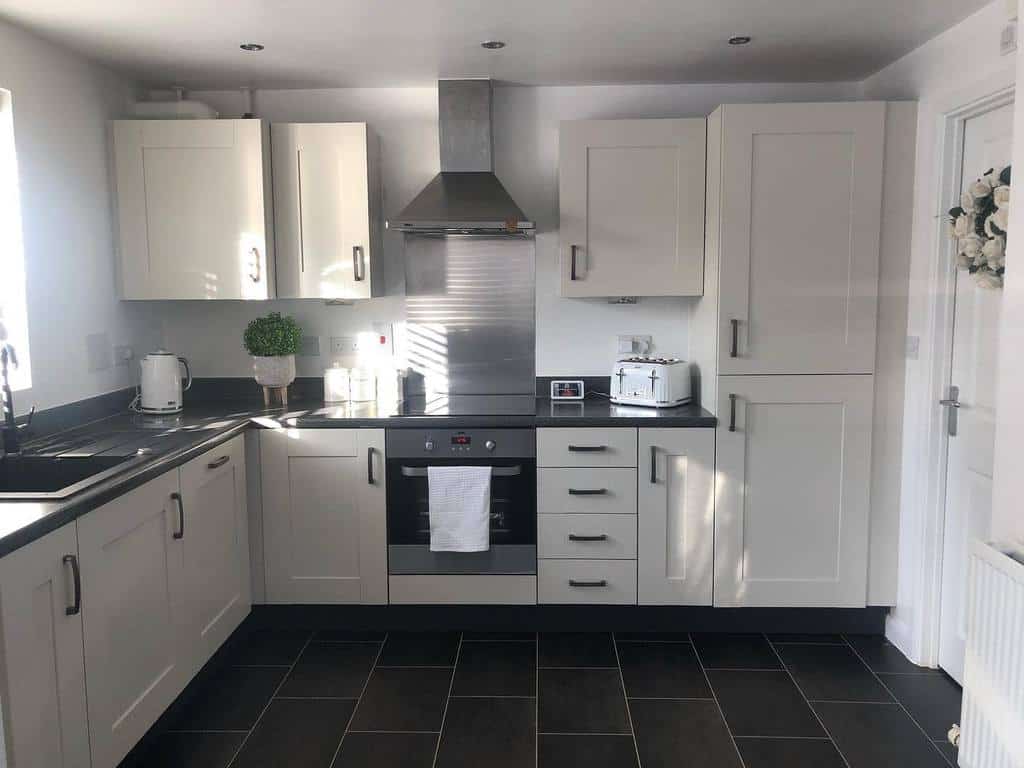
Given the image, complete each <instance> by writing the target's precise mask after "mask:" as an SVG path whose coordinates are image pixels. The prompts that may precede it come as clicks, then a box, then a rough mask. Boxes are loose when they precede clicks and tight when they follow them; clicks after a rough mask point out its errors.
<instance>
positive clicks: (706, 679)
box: [693, 643, 747, 768]
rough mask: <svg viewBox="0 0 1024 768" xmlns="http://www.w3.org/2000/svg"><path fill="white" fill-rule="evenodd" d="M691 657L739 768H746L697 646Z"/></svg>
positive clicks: (694, 645)
mask: <svg viewBox="0 0 1024 768" xmlns="http://www.w3.org/2000/svg"><path fill="white" fill-rule="evenodd" d="M693 655H694V656H696V657H697V666H698V667H700V671H701V674H702V675H704V682H705V683H707V686H708V690H709V691H711V696H712V698H713V699H714V702H715V708H716V709H717V710H718V716H719V717H721V718H722V723H723V725H725V732H726V733H728V734H729V740H730V741H731V742H732V748H733V749H734V750H736V759H737V760H739V761H740V766H741V768H746V765H747V764H746V762H745V761H744V760H743V753H742V752H740V745H739V744H737V743H736V737H735V736H733V734H732V728H731V727H730V726H729V720H728V718H726V716H725V710H723V709H722V702H720V701H719V700H718V693H717V692H716V691H715V687H714V686H713V685H711V678H710V677H708V671H707V669H706V668H705V667H704V660H703V659H702V658H701V657H700V651H699V650H698V649H697V644H696V643H694V644H693Z"/></svg>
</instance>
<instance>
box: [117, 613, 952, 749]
mask: <svg viewBox="0 0 1024 768" xmlns="http://www.w3.org/2000/svg"><path fill="white" fill-rule="evenodd" d="M226 658H227V663H226V665H225V666H224V667H223V668H221V669H219V670H218V671H217V673H216V674H215V675H211V676H209V679H207V680H206V681H205V683H204V685H203V686H202V687H201V688H200V689H199V690H198V691H197V692H196V693H195V694H194V695H193V696H191V697H190V699H189V701H188V702H187V703H186V705H185V706H184V707H182V712H181V714H180V716H178V717H176V718H175V719H174V720H173V721H172V722H171V723H170V725H169V729H168V730H167V731H166V732H165V733H163V734H162V735H160V736H157V737H156V738H155V739H153V741H152V743H151V748H150V749H149V750H148V752H147V753H145V754H144V755H141V756H135V757H136V758H137V759H136V760H133V762H132V765H133V766H135V765H144V766H147V768H162V767H164V766H167V767H170V766H174V767H175V768H228V766H230V767H231V768H254V767H256V766H260V767H261V768H262V767H264V766H265V767H267V768H276V767H278V766H281V767H283V766H288V767H289V768H435V767H436V768H470V767H474V768H479V767H483V766H486V767H487V768H521V767H524V766H531V767H532V766H536V767H537V768H574V767H575V766H581V767H582V766H586V767H587V768H638V767H639V766H643V768H662V767H663V766H665V767H666V768H667V767H668V766H701V768H888V767H889V766H892V767H893V768H903V767H904V766H909V765H913V766H915V768H930V767H931V766H934V767H935V768H947V766H949V765H955V759H956V757H955V751H954V750H953V749H952V748H951V747H949V746H948V745H946V744H944V743H943V742H944V739H945V733H946V730H947V729H948V728H949V726H950V725H951V724H952V723H953V722H955V721H957V720H958V719H959V710H960V691H959V689H958V687H957V686H956V685H955V684H954V683H953V682H952V681H950V679H949V678H948V677H946V676H945V675H944V674H942V673H941V672H935V671H931V670H922V669H919V668H917V667H915V666H914V665H912V664H910V663H909V662H908V661H907V660H906V659H905V658H904V657H903V656H902V655H901V654H900V653H899V651H897V650H896V649H895V648H894V647H892V646H891V645H889V644H888V643H886V642H885V641H884V639H882V638H880V637H868V636H851V637H842V636H839V635H773V636H769V637H765V636H764V635H714V634H706V635H705V634H695V635H693V636H692V637H691V636H690V635H687V634H685V633H673V634H666V635H642V634H619V635H616V636H613V635H611V634H600V633H595V634H541V635H539V636H536V635H534V634H533V633H470V632H466V633H457V632H453V633H402V632H398V633H390V634H387V635H385V634H383V633H380V634H377V633H372V632H371V633H367V632H360V633H345V632H336V631H334V632H322V633H309V632H299V631H288V630H274V631H266V630H264V631H256V632H248V633H246V634H245V635H242V636H239V637H236V638H234V639H233V640H232V641H231V646H230V647H229V649H228V651H227V655H226Z"/></svg>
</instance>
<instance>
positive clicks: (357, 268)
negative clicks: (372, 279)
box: [352, 245, 366, 282]
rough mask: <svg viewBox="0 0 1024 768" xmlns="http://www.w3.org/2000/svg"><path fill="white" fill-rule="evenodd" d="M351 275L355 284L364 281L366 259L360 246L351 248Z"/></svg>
mask: <svg viewBox="0 0 1024 768" xmlns="http://www.w3.org/2000/svg"><path fill="white" fill-rule="evenodd" d="M352 275H353V277H354V278H355V280H356V282H361V281H363V280H365V279H366V257H365V255H364V253H363V246H361V245H353V246H352Z"/></svg>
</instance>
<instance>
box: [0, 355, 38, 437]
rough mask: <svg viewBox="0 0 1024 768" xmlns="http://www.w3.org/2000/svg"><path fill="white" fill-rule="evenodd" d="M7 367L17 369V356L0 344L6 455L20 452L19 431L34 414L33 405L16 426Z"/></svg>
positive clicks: (25, 427)
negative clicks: (21, 421)
mask: <svg viewBox="0 0 1024 768" xmlns="http://www.w3.org/2000/svg"><path fill="white" fill-rule="evenodd" d="M9 366H13V367H15V368H17V367H18V355H17V353H16V352H15V351H14V347H12V346H11V345H10V344H7V343H6V342H0V376H2V377H3V386H2V390H0V391H2V395H3V417H4V420H3V427H2V428H0V429H2V431H3V442H4V454H6V455H11V454H17V453H20V452H21V431H22V430H23V429H27V428H28V425H29V424H31V423H32V417H33V416H34V415H35V413H36V407H35V406H34V405H33V406H32V410H30V411H29V414H28V418H27V419H26V420H25V423H24V424H18V421H17V419H16V418H15V416H14V393H13V392H11V384H10V382H9V381H8V380H7V371H8V367H9Z"/></svg>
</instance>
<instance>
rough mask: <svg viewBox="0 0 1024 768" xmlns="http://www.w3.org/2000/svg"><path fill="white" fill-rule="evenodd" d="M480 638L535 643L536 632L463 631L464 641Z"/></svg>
mask: <svg viewBox="0 0 1024 768" xmlns="http://www.w3.org/2000/svg"><path fill="white" fill-rule="evenodd" d="M479 640H507V641H509V642H512V641H515V642H524V643H534V642H536V641H537V633H536V632H463V633H462V642H464V643H472V642H476V641H479Z"/></svg>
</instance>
